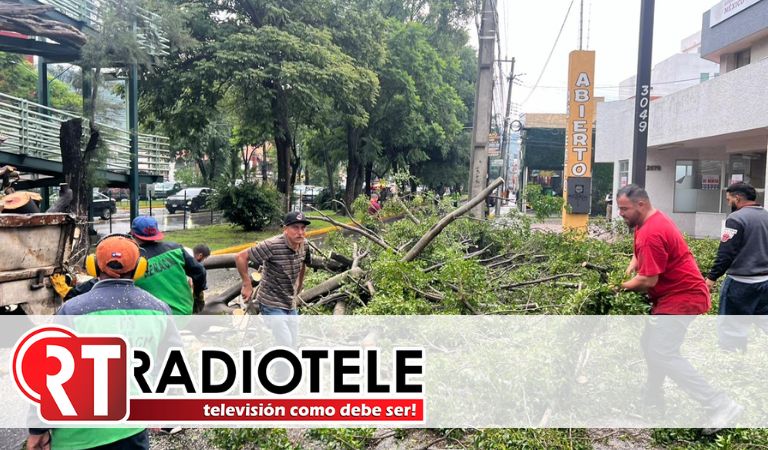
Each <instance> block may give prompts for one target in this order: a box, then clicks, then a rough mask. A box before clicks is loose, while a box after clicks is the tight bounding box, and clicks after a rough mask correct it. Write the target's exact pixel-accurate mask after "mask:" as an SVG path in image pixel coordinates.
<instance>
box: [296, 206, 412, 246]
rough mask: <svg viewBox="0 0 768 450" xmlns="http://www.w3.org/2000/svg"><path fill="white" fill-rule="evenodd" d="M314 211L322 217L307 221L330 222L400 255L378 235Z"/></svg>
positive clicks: (314, 217)
mask: <svg viewBox="0 0 768 450" xmlns="http://www.w3.org/2000/svg"><path fill="white" fill-rule="evenodd" d="M312 209H313V210H315V211H316V212H317V213H318V214H320V215H321V216H307V220H320V221H322V222H328V223H330V224H331V225H335V226H337V227H339V228H343V229H345V230H348V231H352V232H354V233H357V234H360V235H361V236H364V237H366V238H367V239H369V240H370V241H371V242H373V243H374V244H376V245H378V246H380V247H382V248H383V249H385V250H392V251H394V252H395V253H399V252H398V251H397V249H396V248H394V247H392V246H391V245H389V244H388V243H386V242H385V241H384V239H382V238H381V237H379V236H377V235H375V234H373V233H368V232H366V231H365V230H361V229H359V228H355V227H352V226H349V225H347V224H346V223H341V222H339V221H336V220H333V219H331V218H330V217H328V216H327V215H325V214H323V213H322V212H321V211H319V210H317V209H316V208H312Z"/></svg>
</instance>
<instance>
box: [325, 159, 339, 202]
mask: <svg viewBox="0 0 768 450" xmlns="http://www.w3.org/2000/svg"><path fill="white" fill-rule="evenodd" d="M325 175H326V176H327V177H328V192H329V193H330V194H331V199H335V198H336V186H335V183H334V182H333V164H331V160H330V158H327V157H326V158H325ZM334 209H335V207H334Z"/></svg>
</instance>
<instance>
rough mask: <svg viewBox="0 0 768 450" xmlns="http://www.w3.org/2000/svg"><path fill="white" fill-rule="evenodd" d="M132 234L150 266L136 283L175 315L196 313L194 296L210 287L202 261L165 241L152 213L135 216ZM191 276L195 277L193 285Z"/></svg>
mask: <svg viewBox="0 0 768 450" xmlns="http://www.w3.org/2000/svg"><path fill="white" fill-rule="evenodd" d="M131 235H133V237H134V238H135V239H136V240H137V241H138V242H139V245H140V246H141V248H142V250H143V251H144V255H143V256H144V257H145V258H147V261H149V267H148V268H147V273H146V275H144V278H142V279H140V280H138V281H136V286H138V287H140V288H142V289H144V290H145V291H147V292H149V293H150V294H152V295H154V296H155V297H157V298H159V299H160V300H162V301H164V302H165V303H167V304H168V306H170V307H171V311H173V314H174V315H189V314H192V308H193V305H194V298H195V297H196V296H199V295H200V294H201V293H202V292H203V291H204V290H205V289H206V278H207V276H206V273H205V268H204V267H203V265H202V264H200V263H199V262H197V261H196V260H195V258H194V257H192V256H191V255H189V254H188V253H187V252H186V251H184V247H182V246H181V245H179V244H177V243H175V242H167V241H163V237H164V235H163V232H162V231H160V229H159V228H158V226H157V220H156V219H155V218H154V217H152V216H139V217H137V218H135V219H133V223H132V224H131ZM187 277H189V278H191V279H192V289H190V287H189V282H188V281H187Z"/></svg>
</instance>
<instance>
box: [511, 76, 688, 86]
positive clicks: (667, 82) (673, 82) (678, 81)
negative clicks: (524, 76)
mask: <svg viewBox="0 0 768 450" xmlns="http://www.w3.org/2000/svg"><path fill="white" fill-rule="evenodd" d="M700 80H701V78H700V77H696V78H686V79H683V80H672V81H658V82H653V83H651V88H653V86H659V85H663V84H675V83H685V82H687V81H700ZM521 86H522V87H524V88H527V89H536V88H540V89H568V87H567V86H533V87H531V86H527V85H525V84H521ZM635 87H636V85H634V84H631V85H626V86H622V85H620V84H617V85H610V86H609V85H604V86H595V89H618V88H628V89H629V88H632V89H634V88H635Z"/></svg>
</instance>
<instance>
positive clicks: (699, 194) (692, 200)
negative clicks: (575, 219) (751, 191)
mask: <svg viewBox="0 0 768 450" xmlns="http://www.w3.org/2000/svg"><path fill="white" fill-rule="evenodd" d="M700 51H701V57H702V58H704V59H706V60H708V61H711V62H716V63H719V64H720V71H719V75H718V76H717V77H714V78H710V79H708V80H707V79H706V78H708V77H703V76H702V77H701V80H702V81H701V82H700V83H699V84H696V85H695V86H691V87H688V88H686V89H682V90H679V91H676V92H672V93H669V94H667V95H664V96H661V97H658V98H656V99H655V100H653V101H652V102H651V104H650V111H649V115H650V117H649V119H650V122H649V127H648V161H647V167H646V171H647V172H646V178H647V179H646V188H647V190H648V193H649V194H650V196H651V199H652V201H653V204H654V206H655V207H657V208H659V209H661V210H662V211H664V212H665V213H667V214H669V215H670V216H671V217H672V218H673V219H674V220H675V222H676V223H677V224H678V226H679V227H680V229H681V230H682V231H683V232H685V233H688V234H690V235H693V236H696V237H717V236H719V235H720V230H721V227H722V222H723V220H724V219H725V216H726V215H727V213H728V212H729V210H728V206H727V203H726V202H725V188H726V187H727V186H728V185H729V184H731V183H733V182H736V181H745V182H748V183H750V184H752V185H753V186H755V188H757V190H758V193H759V199H758V200H759V201H760V202H763V201H764V198H765V179H766V177H765V173H766V152H767V150H768V90H766V85H768V59H766V57H767V56H768V0H758V1H749V0H747V1H744V2H733V1H732V0H724V1H722V2H720V3H718V5H716V6H715V7H713V8H712V9H711V10H709V11H706V12H705V13H704V14H703V18H702V32H701V48H700ZM651 82H652V84H653V83H654V82H655V79H654V78H653V76H652V78H651ZM654 92H656V91H654ZM633 116H634V100H633V99H630V100H625V101H618V102H609V103H603V104H600V105H598V109H597V123H598V126H597V132H596V144H595V148H596V157H595V158H596V161H603V162H614V177H613V185H614V186H613V187H614V192H615V191H616V190H618V189H619V188H621V187H622V186H623V185H626V184H627V183H629V182H631V179H630V178H631V173H632V145H633V133H632V131H633V126H634V120H633ZM614 216H616V212H614Z"/></svg>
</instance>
